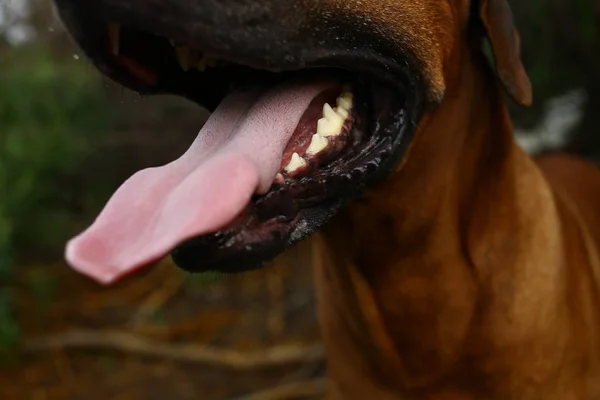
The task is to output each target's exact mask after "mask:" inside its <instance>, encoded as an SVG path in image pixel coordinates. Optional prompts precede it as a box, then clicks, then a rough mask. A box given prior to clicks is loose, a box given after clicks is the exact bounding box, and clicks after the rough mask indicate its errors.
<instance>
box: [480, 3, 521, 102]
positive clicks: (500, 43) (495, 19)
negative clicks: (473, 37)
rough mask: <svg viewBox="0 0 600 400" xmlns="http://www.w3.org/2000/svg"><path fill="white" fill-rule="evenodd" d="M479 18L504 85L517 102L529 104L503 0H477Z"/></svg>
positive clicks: (518, 50) (516, 42) (515, 34)
mask: <svg viewBox="0 0 600 400" xmlns="http://www.w3.org/2000/svg"><path fill="white" fill-rule="evenodd" d="M479 18H480V19H481V22H482V23H483V26H484V28H485V30H486V34H487V38H488V40H489V42H490V44H491V47H492V52H493V53H494V59H495V62H496V70H497V72H498V76H499V78H500V81H501V82H502V84H503V85H504V88H505V89H506V91H507V92H508V94H509V95H510V97H511V98H512V99H513V100H514V101H515V102H517V103H518V104H520V105H522V106H529V105H531V101H532V91H531V82H530V81H529V77H528V76H527V73H526V72H525V68H523V64H522V63H521V40H520V38H519V33H518V32H517V29H516V27H515V24H514V20H513V15H512V11H511V9H510V6H509V5H508V2H507V0H479Z"/></svg>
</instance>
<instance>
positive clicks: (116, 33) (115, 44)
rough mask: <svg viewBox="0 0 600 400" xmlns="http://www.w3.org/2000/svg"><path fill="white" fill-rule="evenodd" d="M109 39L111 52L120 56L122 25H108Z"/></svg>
mask: <svg viewBox="0 0 600 400" xmlns="http://www.w3.org/2000/svg"><path fill="white" fill-rule="evenodd" d="M108 39H109V41H110V50H111V52H112V53H113V55H115V56H118V55H119V52H120V47H121V25H119V24H116V23H110V24H108Z"/></svg>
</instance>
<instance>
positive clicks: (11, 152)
mask: <svg viewBox="0 0 600 400" xmlns="http://www.w3.org/2000/svg"><path fill="white" fill-rule="evenodd" d="M5 47H6V45H5ZM4 54H5V56H4V57H2V59H1V60H0V71H1V72H0V88H1V94H0V188H1V191H2V195H1V196H0V277H2V278H4V279H8V278H9V275H10V274H11V273H12V270H13V268H14V267H15V262H16V259H17V255H20V256H21V257H23V258H29V257H32V256H33V255H34V254H40V253H42V252H46V251H47V250H52V249H56V248H59V247H61V246H62V245H63V243H62V241H63V240H64V238H65V237H66V235H67V232H69V225H70V222H71V212H72V208H71V206H72V204H73V200H72V198H71V197H72V194H73V190H72V188H71V187H70V185H69V177H70V176H71V175H72V174H73V171H77V168H78V166H79V165H80V164H81V162H82V160H84V159H85V158H86V157H87V155H88V154H89V153H88V152H89V151H90V149H91V148H92V146H93V143H91V142H90V140H91V139H92V138H95V137H98V135H100V134H101V133H102V132H105V131H106V130H107V129H108V127H109V126H110V115H111V112H110V109H111V108H110V107H109V103H108V98H107V96H106V93H105V92H104V91H103V90H101V87H100V86H99V84H100V80H99V79H98V77H96V76H95V74H92V71H91V69H90V67H89V66H86V65H85V64H84V63H82V62H73V61H74V60H68V59H67V60H66V61H65V59H64V57H62V56H59V55H55V54H54V55H53V54H51V53H50V52H49V50H48V49H47V48H45V47H42V46H39V45H35V44H31V45H26V46H20V47H18V48H16V49H12V50H11V51H8V52H6V53H4ZM9 300H10V296H9V293H7V289H6V288H5V289H4V290H3V291H2V292H0V321H2V323H0V347H4V346H6V345H8V344H11V343H12V342H13V341H14V340H15V339H16V337H15V335H16V333H17V332H18V330H17V327H16V326H15V325H14V324H13V323H12V321H11V320H10V318H9V307H8V304H9V303H8V302H9Z"/></svg>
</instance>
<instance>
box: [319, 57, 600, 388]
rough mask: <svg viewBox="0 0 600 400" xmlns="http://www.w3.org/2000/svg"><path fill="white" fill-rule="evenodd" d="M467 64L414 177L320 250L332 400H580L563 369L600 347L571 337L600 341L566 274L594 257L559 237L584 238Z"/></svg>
mask: <svg viewBox="0 0 600 400" xmlns="http://www.w3.org/2000/svg"><path fill="white" fill-rule="evenodd" d="M461 57H462V60H461V62H460V63H459V64H458V65H459V67H458V68H457V70H456V76H455V77H454V79H452V82H453V86H449V87H447V91H446V95H445V98H444V101H443V102H442V104H441V105H440V106H439V107H438V108H437V109H436V110H434V111H433V112H431V113H429V114H425V116H424V117H423V118H422V120H421V122H420V124H419V128H418V131H417V133H416V135H415V139H414V142H413V143H412V144H411V147H410V149H409V151H408V154H407V157H406V158H405V162H404V163H403V165H401V166H400V167H399V168H398V170H397V171H396V172H394V173H393V174H392V175H391V176H390V177H388V179H387V180H386V181H385V182H384V183H383V184H381V185H380V186H379V187H377V188H375V189H371V190H369V191H368V192H367V193H366V194H365V195H364V196H362V197H361V198H360V199H358V200H356V201H355V202H354V203H353V204H352V206H350V207H349V208H348V209H346V210H345V211H343V212H341V213H340V214H339V215H338V216H337V217H336V218H335V219H334V220H332V222H331V223H329V224H328V225H327V226H326V228H325V229H324V230H323V231H322V232H321V233H320V234H319V235H318V236H317V237H316V238H314V240H313V247H314V260H313V263H314V266H315V270H316V285H317V298H318V303H319V314H320V320H321V325H322V332H323V338H324V341H325V345H326V348H327V356H328V360H329V371H330V378H331V385H330V397H331V398H350V399H353V398H357V399H358V398H367V397H364V396H369V397H368V398H381V399H395V398H398V397H397V396H398V395H399V394H402V395H403V396H407V397H403V398H408V399H413V398H414V399H471V398H472V399H475V398H477V399H485V398H488V397H486V396H488V395H489V394H490V393H494V394H495V395H497V396H499V397H489V398H504V399H508V398H510V399H513V398H515V399H516V398H524V399H525V398H537V397H535V396H534V397H526V396H525V394H524V393H526V392H527V391H528V390H529V391H530V393H535V394H536V395H537V394H538V392H536V390H537V388H538V387H544V388H547V389H552V391H550V392H548V396H550V397H546V398H548V399H554V398H557V399H558V398H561V399H563V398H564V399H566V398H572V397H560V396H561V395H564V394H566V393H564V392H562V389H561V388H567V387H571V388H572V387H573V386H572V385H573V379H580V378H577V376H580V374H581V371H570V370H569V371H559V370H558V369H559V365H561V363H564V357H573V358H579V359H581V362H589V360H587V359H586V357H589V356H586V353H587V352H586V347H589V345H590V343H592V342H594V343H595V345H598V341H597V339H593V338H592V333H590V337H587V338H585V337H584V338H581V337H577V338H576V337H573V335H571V334H570V330H569V327H570V326H571V327H572V326H573V324H587V325H589V324H592V325H593V326H595V328H596V330H595V331H597V328H598V318H597V316H596V317H593V316H590V315H585V312H583V311H579V310H580V308H581V304H583V303H585V304H588V303H589V302H590V299H591V298H593V297H594V293H593V289H591V288H590V287H586V286H585V284H583V283H579V284H577V285H573V284H572V280H574V279H581V278H580V276H579V275H574V274H572V273H571V272H570V271H569V270H568V268H567V266H566V265H565V263H564V260H566V259H571V260H572V259H573V258H568V257H567V256H568V255H569V257H575V256H573V255H572V254H566V253H573V254H575V253H579V254H583V253H584V251H583V250H582V249H576V248H570V247H569V246H570V245H565V243H564V242H565V239H564V237H563V236H561V234H560V232H561V230H562V235H567V234H571V235H578V234H580V232H579V229H578V226H577V224H576V223H575V222H573V221H571V220H570V219H569V218H568V217H567V218H562V219H561V218H559V216H560V215H561V213H562V214H564V213H565V212H566V211H565V209H564V207H563V206H562V204H559V203H557V201H556V200H555V198H554V196H553V193H552V190H551V188H550V187H549V185H548V184H547V183H546V180H545V179H544V178H543V175H542V172H541V171H540V170H539V169H538V168H537V166H536V165H535V163H534V162H533V160H532V159H531V158H529V157H528V156H527V155H526V154H524V152H523V151H522V150H521V149H520V148H519V147H518V146H517V145H516V143H515V140H514V137H513V129H512V125H511V122H510V118H509V115H508V111H507V107H506V105H505V103H504V99H503V93H502V92H501V89H500V87H499V85H498V83H497V81H496V79H495V77H494V76H493V73H492V71H491V69H490V68H489V66H488V65H486V64H485V63H486V60H485V59H484V58H483V55H481V54H479V53H475V52H472V51H469V50H467V49H465V51H464V52H463V54H462V56H461ZM539 216H543V218H542V219H541V220H540V219H539ZM533 218H536V219H535V220H534V219H533ZM565 221H566V222H565ZM571 222H572V223H571ZM570 280H571V283H569V281H570ZM574 286H577V287H578V288H579V290H578V291H577V293H574V292H573V291H572V290H571V289H570V288H571V287H574ZM590 304H591V303H590ZM590 307H591V306H590ZM559 327H563V329H558V328H559ZM588 331H589V329H588ZM575 341H578V342H579V341H580V342H581V344H580V345H577V344H574V343H575ZM567 348H568V349H569V351H570V353H569V354H565V353H564V352H563V349H567ZM574 349H575V350H576V351H575V353H573V350H574ZM561 359H562V361H561ZM516 360H522V361H519V363H517V364H515V363H516ZM565 365H566V364H565ZM597 367H598V366H597V364H596V368H597ZM522 380H526V381H527V383H523V382H522ZM525 387H529V389H527V388H525ZM565 390H566V389H565ZM581 390H584V388H581ZM517 393H519V396H521V394H523V396H522V397H516V394H517ZM561 393H562V394H561ZM582 393H583V392H582ZM373 396H375V397H373ZM503 396H504V397H503ZM510 396H513V397H510ZM557 396H558V397H557Z"/></svg>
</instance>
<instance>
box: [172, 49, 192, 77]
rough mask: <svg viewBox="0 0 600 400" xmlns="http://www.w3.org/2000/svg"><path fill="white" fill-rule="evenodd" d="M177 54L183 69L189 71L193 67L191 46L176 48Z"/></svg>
mask: <svg viewBox="0 0 600 400" xmlns="http://www.w3.org/2000/svg"><path fill="white" fill-rule="evenodd" d="M175 52H176V53H177V61H178V62H179V65H180V66H181V69H182V70H184V71H188V70H189V69H190V68H191V67H192V65H193V54H192V49H190V47H189V46H175Z"/></svg>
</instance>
